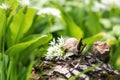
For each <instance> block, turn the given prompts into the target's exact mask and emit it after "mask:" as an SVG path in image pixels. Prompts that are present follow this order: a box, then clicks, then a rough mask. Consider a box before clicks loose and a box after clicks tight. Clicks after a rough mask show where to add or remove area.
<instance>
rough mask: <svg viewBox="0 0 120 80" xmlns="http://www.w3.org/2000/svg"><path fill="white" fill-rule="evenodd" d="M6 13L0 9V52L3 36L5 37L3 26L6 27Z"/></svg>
mask: <svg viewBox="0 0 120 80" xmlns="http://www.w3.org/2000/svg"><path fill="white" fill-rule="evenodd" d="M5 22H6V12H5V10H3V9H1V8H0V51H1V48H2V40H3V37H4V36H3V35H5V34H4V33H5V32H4V31H5V25H6V23H5Z"/></svg>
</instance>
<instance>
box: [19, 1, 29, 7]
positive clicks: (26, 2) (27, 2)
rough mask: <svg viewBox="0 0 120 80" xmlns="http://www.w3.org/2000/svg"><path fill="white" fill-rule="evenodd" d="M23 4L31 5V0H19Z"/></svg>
mask: <svg viewBox="0 0 120 80" xmlns="http://www.w3.org/2000/svg"><path fill="white" fill-rule="evenodd" d="M18 1H19V2H20V3H21V5H22V6H28V5H30V0H18Z"/></svg>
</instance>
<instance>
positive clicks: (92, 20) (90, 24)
mask: <svg viewBox="0 0 120 80" xmlns="http://www.w3.org/2000/svg"><path fill="white" fill-rule="evenodd" d="M86 25H87V26H86V27H87V29H88V31H89V34H91V35H94V34H96V33H99V32H100V31H101V30H102V27H101V25H100V22H99V17H98V16H97V15H96V14H95V13H92V12H89V14H88V21H87V22H86Z"/></svg>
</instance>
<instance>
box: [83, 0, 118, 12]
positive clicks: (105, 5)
mask: <svg viewBox="0 0 120 80" xmlns="http://www.w3.org/2000/svg"><path fill="white" fill-rule="evenodd" d="M84 3H85V5H89V4H91V0H84ZM112 8H120V0H94V1H93V6H92V11H94V12H99V11H101V10H103V11H104V10H107V11H109V10H111V9H112Z"/></svg>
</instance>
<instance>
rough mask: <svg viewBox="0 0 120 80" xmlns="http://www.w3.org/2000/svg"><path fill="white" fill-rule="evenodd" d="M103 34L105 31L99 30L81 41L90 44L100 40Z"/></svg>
mask: <svg viewBox="0 0 120 80" xmlns="http://www.w3.org/2000/svg"><path fill="white" fill-rule="evenodd" d="M104 36H105V33H104V32H101V33H98V34H96V35H94V36H92V37H88V38H86V39H84V40H83V42H84V43H86V44H92V43H93V42H95V41H98V40H101V39H102V38H103V37H104Z"/></svg>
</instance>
